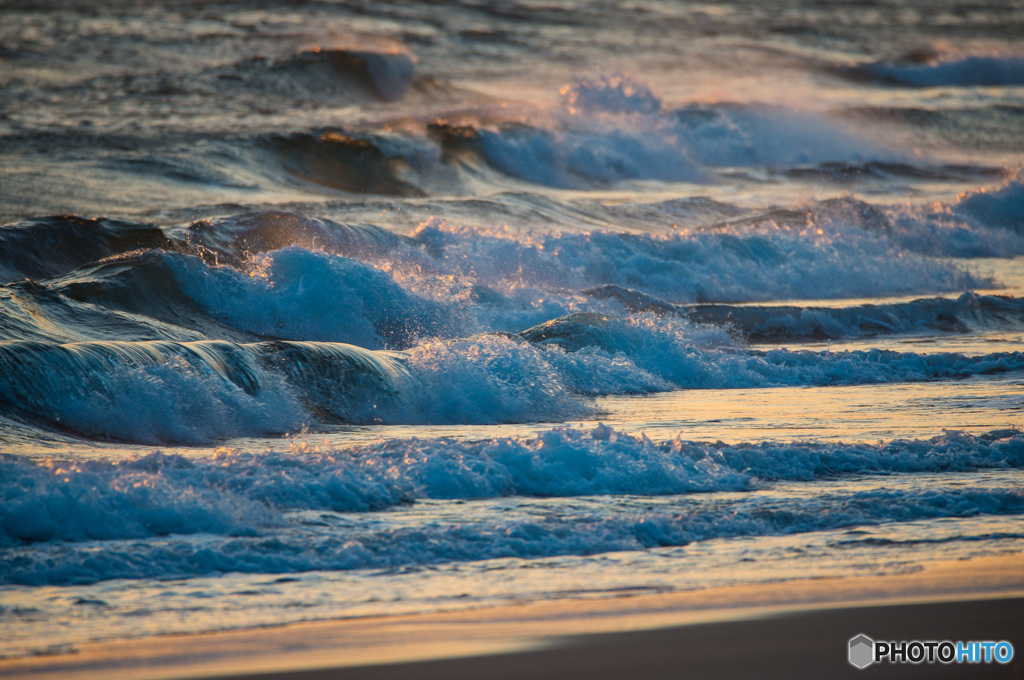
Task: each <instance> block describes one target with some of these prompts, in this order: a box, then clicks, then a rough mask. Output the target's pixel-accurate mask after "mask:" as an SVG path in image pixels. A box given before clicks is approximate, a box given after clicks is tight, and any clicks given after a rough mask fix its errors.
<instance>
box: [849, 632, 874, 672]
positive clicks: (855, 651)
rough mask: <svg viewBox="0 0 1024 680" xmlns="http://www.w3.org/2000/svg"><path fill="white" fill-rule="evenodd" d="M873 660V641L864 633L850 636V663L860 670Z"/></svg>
mask: <svg viewBox="0 0 1024 680" xmlns="http://www.w3.org/2000/svg"><path fill="white" fill-rule="evenodd" d="M874 660H875V641H874V640H872V639H871V638H869V637H868V636H867V635H865V634H864V633H861V634H860V635H858V636H857V637H854V638H850V664H851V665H852V666H854V667H856V668H860V669H861V670H863V669H865V668H867V667H868V666H870V665H871V664H872V663H873V662H874Z"/></svg>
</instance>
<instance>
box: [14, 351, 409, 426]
mask: <svg viewBox="0 0 1024 680" xmlns="http://www.w3.org/2000/svg"><path fill="white" fill-rule="evenodd" d="M0 365H2V367H3V377H2V378H0V401H2V402H3V403H4V404H5V406H6V408H7V410H8V411H9V412H13V413H15V414H21V415H22V416H23V417H27V418H29V419H38V420H41V421H43V422H44V423H46V424H47V426H48V427H50V428H55V429H59V430H64V431H71V432H76V433H80V434H84V435H86V436H90V437H93V438H98V439H106V438H114V439H120V440H127V441H135V442H141V443H152V444H156V443H161V442H183V443H205V442H209V441H211V440H215V439H218V438H223V437H228V436H232V435H266V434H281V433H285V432H288V431H289V430H297V429H299V428H301V427H302V425H303V424H304V423H307V422H311V421H312V420H313V418H314V416H313V414H314V413H316V414H320V415H321V417H331V418H335V419H345V418H350V419H356V420H358V419H360V415H358V414H360V413H365V412H366V411H367V410H369V411H370V412H371V413H372V410H373V409H374V408H376V405H377V403H378V402H380V403H381V404H382V405H383V404H384V403H385V402H386V401H387V400H388V399H391V398H395V397H396V396H397V395H400V394H401V393H402V392H403V391H404V382H405V380H406V379H407V374H406V372H405V370H404V368H403V367H402V366H401V364H400V363H399V362H397V361H396V360H395V359H393V358H392V357H391V356H390V355H388V354H387V353H377V354H374V353H371V352H367V351H365V350H361V349H359V348H357V347H351V346H348V345H337V344H335V345H327V344H309V343H283V342H269V343H261V344H256V345H238V344H233V343H228V342H219V341H218V342H213V341H205V342H194V343H175V342H155V341H154V342H90V343H75V344H64V345H61V344H55V343H42V342H29V341H22V342H7V343H2V344H0ZM370 417H372V416H370V415H363V416H362V418H363V419H367V418H370Z"/></svg>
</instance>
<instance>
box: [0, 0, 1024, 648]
mask: <svg viewBox="0 0 1024 680" xmlns="http://www.w3.org/2000/svg"><path fill="white" fill-rule="evenodd" d="M1022 30H1024V6H1018V5H1017V4H1014V3H1001V4H999V5H998V6H989V5H977V6H970V7H964V6H962V5H961V4H958V3H952V2H949V3H943V2H939V3H929V6H928V7H927V8H925V7H919V6H917V5H916V4H913V3H894V4H892V5H890V6H885V7H880V6H876V5H873V4H872V5H870V6H868V5H865V6H860V5H858V4H856V3H854V4H849V3H847V4H845V5H843V6H841V7H840V6H821V5H820V4H819V3H809V2H803V1H801V0H793V1H792V2H782V1H781V0H772V1H771V2H766V3H757V4H756V5H749V4H747V3H717V4H714V5H704V4H700V3H687V2H678V3H670V4H661V3H649V4H645V5H641V6H629V7H625V6H624V7H618V6H615V5H614V4H612V5H609V4H608V3H588V2H553V3H545V4H538V3H531V2H513V3H505V4H500V5H494V4H490V3H484V4H477V3H471V2H467V3H463V4H456V3H443V4H430V5H418V4H415V3H414V4H407V3H400V2H396V3H391V2H373V3H367V4H365V5H364V4H360V3H345V4H342V5H336V4H330V3H327V4H315V3H310V4H298V5H289V6H287V7H285V6H284V5H282V6H280V7H274V6H268V5H267V4H266V3H249V2H245V1H243V2H240V3H235V4H233V5H231V6H230V7H218V8H213V7H210V8H200V9H197V8H196V7H193V6H191V5H189V6H187V7H185V6H179V5H177V4H175V3H172V2H159V3H149V4H147V5H146V6H144V7H143V6H139V7H131V8H125V7H121V6H120V5H117V6H115V5H110V6H109V7H105V6H104V5H103V4H102V3H101V4H99V5H94V6H92V7H90V8H78V9H76V8H67V7H44V6H39V7H35V8H31V9H28V8H22V7H10V8H5V9H4V21H3V22H0V36H2V44H3V48H2V49H0V87H2V89H3V92H4V95H3V99H2V100H0V155H2V164H0V192H2V194H0V219H2V221H3V223H4V226H3V227H0V284H2V285H0V611H2V613H3V616H0V655H3V656H19V655H25V654H38V653H52V652H62V651H70V650H73V649H75V648H76V646H77V645H80V644H82V643H85V642H88V641H90V640H103V639H116V638H123V637H137V636H146V635H156V634H161V633H171V632H184V631H187V632H195V631H205V630H219V629H225V628H245V627H253V626H263V625H268V624H280V623H288V622H294V621H305V620H315V619H330V618H340V617H359V616H375V615H385V614H395V613H409V612H424V611H441V610H452V609H462V608H472V607H482V606H487V605H492V604H500V603H507V602H522V601H531V600H542V599H566V598H570V599H571V598H600V597H611V596H620V595H628V594H632V593H641V592H671V591H683V590H691V589H696V588H705V587H710V586H721V585H730V584H739V583H758V582H766V581H772V582H776V581H780V580H786V579H793V578H802V577H807V576H816V577H827V576H833V577H834V576H847V575H872V574H889V573H904V572H909V571H912V570H914V569H917V568H919V567H920V566H921V565H922V564H924V563H927V562H931V561H936V560H945V559H961V558H967V557H973V556H981V555H994V554H1003V553H1008V552H1019V551H1021V550H1024V522H1022V516H1024V494H1022V492H1021V489H1022V488H1024V433H1022V427H1024V341H1022V337H1024V175H1022V174H1021V173H1022V170H1021V168H1022V167H1024V48H1022V47H1021V44H1020V39H1019V35H1020V34H1021V31H1022Z"/></svg>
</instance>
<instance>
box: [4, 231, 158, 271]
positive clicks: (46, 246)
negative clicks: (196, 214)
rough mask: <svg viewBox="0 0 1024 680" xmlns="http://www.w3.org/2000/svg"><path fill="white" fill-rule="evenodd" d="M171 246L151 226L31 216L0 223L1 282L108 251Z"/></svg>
mask: <svg viewBox="0 0 1024 680" xmlns="http://www.w3.org/2000/svg"><path fill="white" fill-rule="evenodd" d="M170 245H171V244H170V241H169V240H168V238H167V236H166V235H165V234H164V232H163V231H162V230H161V229H160V228H159V227H157V226H154V225H147V224H137V223H134V222H126V221H123V220H114V219H104V218H101V219H89V218H84V217H78V216H77V215H65V216H52V217H38V218H33V219H29V220H25V221H23V222H19V223H17V224H11V225H6V226H3V227H0V283H8V282H11V281H16V280H18V279H23V278H30V279H44V278H48V277H51V276H56V275H58V274H63V273H65V272H68V271H70V270H72V269H75V268H77V267H81V266H82V265H85V264H88V263H90V262H94V261H96V260H99V259H102V258H104V257H109V256H110V255H114V254H118V253H126V252H131V251H133V250H139V249H145V248H168V247H170Z"/></svg>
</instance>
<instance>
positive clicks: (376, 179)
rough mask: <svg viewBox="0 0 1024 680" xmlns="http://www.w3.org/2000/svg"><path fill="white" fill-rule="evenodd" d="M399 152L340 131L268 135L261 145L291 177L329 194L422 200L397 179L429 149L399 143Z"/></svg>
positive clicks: (410, 186) (363, 136)
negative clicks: (329, 190) (328, 190)
mask: <svg viewBox="0 0 1024 680" xmlns="http://www.w3.org/2000/svg"><path fill="white" fill-rule="evenodd" d="M402 141H403V142H404V144H400V146H399V148H394V149H392V148H389V145H387V144H385V143H384V141H383V140H382V139H381V138H380V137H379V136H375V135H366V134H354V133H350V132H346V131H344V130H323V131H313V132H308V133H293V134H290V135H269V136H267V137H266V138H264V139H263V140H261V142H260V144H261V146H263V147H265V148H266V149H268V150H269V151H270V152H271V153H272V154H274V156H275V157H276V158H277V159H278V160H279V162H280V163H281V166H282V167H283V168H284V169H285V170H286V171H287V172H289V173H291V174H292V175H294V176H296V177H298V178H299V179H301V180H304V181H307V182H313V183H314V184H319V185H323V186H327V187H331V188H333V189H340V190H342V191H347V192H350V193H357V194H382V195H387V196H422V195H424V192H423V191H422V190H421V189H419V188H418V187H416V186H414V185H413V184H410V183H409V182H407V181H405V180H404V179H402V177H401V175H402V174H403V169H404V168H406V167H408V166H409V163H410V161H418V162H419V163H420V164H422V160H420V159H419V158H417V152H419V155H422V154H423V153H426V154H428V155H429V154H431V153H436V151H435V150H434V149H433V147H429V146H426V147H425V146H423V144H422V143H421V144H417V140H415V139H411V138H403V140H402Z"/></svg>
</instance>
